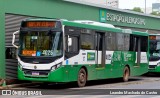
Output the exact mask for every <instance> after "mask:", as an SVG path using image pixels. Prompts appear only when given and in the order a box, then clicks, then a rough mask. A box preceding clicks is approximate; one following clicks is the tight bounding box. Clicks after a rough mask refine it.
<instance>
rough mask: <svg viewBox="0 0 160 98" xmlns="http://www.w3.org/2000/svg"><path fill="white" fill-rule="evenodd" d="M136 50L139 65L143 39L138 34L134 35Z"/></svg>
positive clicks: (136, 63)
mask: <svg viewBox="0 0 160 98" xmlns="http://www.w3.org/2000/svg"><path fill="white" fill-rule="evenodd" d="M134 51H135V52H136V53H135V57H136V60H135V67H136V66H137V67H139V66H140V61H141V39H140V37H138V36H134Z"/></svg>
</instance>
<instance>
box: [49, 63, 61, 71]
mask: <svg viewBox="0 0 160 98" xmlns="http://www.w3.org/2000/svg"><path fill="white" fill-rule="evenodd" d="M61 65H62V63H59V64H57V65H54V66H52V67H51V71H54V70H56V69H57V68H59V67H61Z"/></svg>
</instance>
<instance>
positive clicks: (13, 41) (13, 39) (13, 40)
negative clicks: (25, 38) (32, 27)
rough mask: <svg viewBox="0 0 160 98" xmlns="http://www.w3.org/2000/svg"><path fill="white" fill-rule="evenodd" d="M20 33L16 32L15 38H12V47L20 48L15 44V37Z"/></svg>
mask: <svg viewBox="0 0 160 98" xmlns="http://www.w3.org/2000/svg"><path fill="white" fill-rule="evenodd" d="M18 33H19V30H18V31H16V32H14V33H13V38H12V45H13V46H14V47H16V48H18V46H17V45H15V44H14V43H15V38H16V35H15V34H18Z"/></svg>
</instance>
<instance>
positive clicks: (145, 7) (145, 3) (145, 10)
mask: <svg viewBox="0 0 160 98" xmlns="http://www.w3.org/2000/svg"><path fill="white" fill-rule="evenodd" d="M145 14H146V0H145Z"/></svg>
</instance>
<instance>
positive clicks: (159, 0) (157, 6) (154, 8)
mask: <svg viewBox="0 0 160 98" xmlns="http://www.w3.org/2000/svg"><path fill="white" fill-rule="evenodd" d="M152 11H153V12H160V0H157V2H156V3H152Z"/></svg>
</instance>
